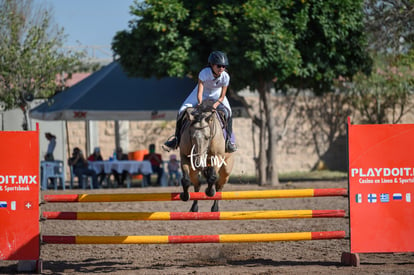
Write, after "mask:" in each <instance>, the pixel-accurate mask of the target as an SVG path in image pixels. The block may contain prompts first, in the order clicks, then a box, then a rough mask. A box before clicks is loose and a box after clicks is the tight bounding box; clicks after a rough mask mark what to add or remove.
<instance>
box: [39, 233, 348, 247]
mask: <svg viewBox="0 0 414 275" xmlns="http://www.w3.org/2000/svg"><path fill="white" fill-rule="evenodd" d="M343 238H345V231H322V232H293V233H262V234H221V235H187V236H162V235H161V236H160V235H154V236H49V235H48V236H42V241H43V242H44V243H47V244H178V243H248V242H278V241H310V240H328V239H343Z"/></svg>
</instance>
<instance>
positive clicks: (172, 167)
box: [167, 154, 181, 185]
mask: <svg viewBox="0 0 414 275" xmlns="http://www.w3.org/2000/svg"><path fill="white" fill-rule="evenodd" d="M167 168H168V176H169V183H170V182H171V183H174V184H175V185H180V182H179V179H180V178H181V173H180V171H179V170H180V163H179V162H178V160H177V156H176V155H174V154H173V155H171V156H170V161H169V162H168V166H167Z"/></svg>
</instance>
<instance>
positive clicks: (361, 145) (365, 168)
mask: <svg viewBox="0 0 414 275" xmlns="http://www.w3.org/2000/svg"><path fill="white" fill-rule="evenodd" d="M348 150H349V201H350V203H349V206H350V236H351V252H352V253H358V252H359V253H364V252H412V251H414V237H413V236H414V124H395V125H389V124H382V125H351V123H350V121H348Z"/></svg>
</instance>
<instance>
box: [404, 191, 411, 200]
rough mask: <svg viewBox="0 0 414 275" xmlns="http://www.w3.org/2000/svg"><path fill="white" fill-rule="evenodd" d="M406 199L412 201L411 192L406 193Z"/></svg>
mask: <svg viewBox="0 0 414 275" xmlns="http://www.w3.org/2000/svg"><path fill="white" fill-rule="evenodd" d="M405 200H406V201H407V202H411V193H407V194H405Z"/></svg>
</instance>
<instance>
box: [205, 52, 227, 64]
mask: <svg viewBox="0 0 414 275" xmlns="http://www.w3.org/2000/svg"><path fill="white" fill-rule="evenodd" d="M208 64H210V65H214V64H216V65H222V66H228V65H229V60H228V59H227V55H226V54H225V53H223V52H221V51H214V52H212V53H211V54H210V55H209V57H208Z"/></svg>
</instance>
